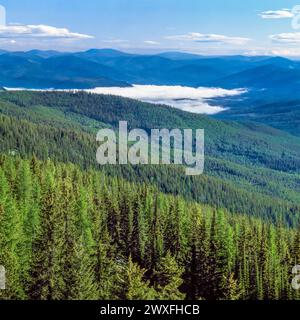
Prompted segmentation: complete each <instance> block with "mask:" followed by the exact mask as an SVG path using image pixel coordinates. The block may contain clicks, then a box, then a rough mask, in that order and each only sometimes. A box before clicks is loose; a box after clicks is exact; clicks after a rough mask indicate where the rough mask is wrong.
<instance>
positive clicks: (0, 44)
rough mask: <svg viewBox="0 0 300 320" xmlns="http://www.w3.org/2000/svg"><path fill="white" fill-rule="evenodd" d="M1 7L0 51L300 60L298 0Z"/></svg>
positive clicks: (16, 1) (54, 1)
mask: <svg viewBox="0 0 300 320" xmlns="http://www.w3.org/2000/svg"><path fill="white" fill-rule="evenodd" d="M0 5H2V6H3V7H4V8H5V10H6V21H5V19H4V15H3V10H1V9H0V49H6V50H13V51H18V50H30V49H44V50H61V51H76V50H86V49H89V48H114V49H119V50H123V51H127V52H138V53H155V52H161V51H186V52H193V53H198V54H204V55H223V54H226V55H227V54H228V55H229V54H245V55H281V56H288V57H298V58H299V57H300V46H299V45H300V0H298V3H297V0H296V1H290V0H284V1H282V0H260V1H241V0H223V1H221V0H209V1H202V0H85V1H82V0H64V1H62V0H51V1H50V0H43V1H41V0H0ZM297 5H299V6H298V7H297ZM1 13H2V14H1Z"/></svg>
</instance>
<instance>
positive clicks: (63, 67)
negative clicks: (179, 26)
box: [0, 49, 300, 96]
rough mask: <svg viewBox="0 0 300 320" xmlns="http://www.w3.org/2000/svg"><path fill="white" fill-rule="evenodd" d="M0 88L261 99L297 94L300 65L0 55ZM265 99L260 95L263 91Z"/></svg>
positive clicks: (110, 53) (168, 57)
mask: <svg viewBox="0 0 300 320" xmlns="http://www.w3.org/2000/svg"><path fill="white" fill-rule="evenodd" d="M0 67H1V69H0V86H4V87H9V86H16V87H19V86H22V87H26V88H32V87H34V88H36V87H38V88H46V87H49V86H50V87H53V88H93V87H95V86H129V85H131V84H155V85H183V86H192V87H199V86H215V87H224V88H239V87H245V88H248V89H251V90H252V93H253V91H254V92H255V95H256V96H257V95H258V94H261V92H262V90H269V91H270V92H269V91H268V92H269V94H273V92H271V91H274V90H276V93H277V94H281V95H283V94H285V95H286V94H288V93H290V92H291V91H293V92H295V91H296V92H298V91H299V92H300V90H299V80H298V79H300V62H297V61H292V60H289V59H285V58H281V57H268V56H256V57H251V56H239V55H236V56H214V57H213V56H210V57H205V56H200V55H196V54H190V53H182V52H164V53H161V54H154V55H141V54H130V53H125V52H121V51H118V50H114V49H91V50H88V51H83V52H74V53H67V52H58V51H53V50H49V51H41V50H31V51H28V52H0ZM264 94H265V92H264Z"/></svg>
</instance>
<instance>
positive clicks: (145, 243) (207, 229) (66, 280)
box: [0, 156, 299, 300]
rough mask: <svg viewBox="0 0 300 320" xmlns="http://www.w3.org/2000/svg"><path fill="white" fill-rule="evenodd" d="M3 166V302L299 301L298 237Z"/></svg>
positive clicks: (70, 168)
mask: <svg viewBox="0 0 300 320" xmlns="http://www.w3.org/2000/svg"><path fill="white" fill-rule="evenodd" d="M0 164H1V167H0V221H1V223H0V244H1V250H0V263H1V264H2V265H4V266H5V267H6V270H7V274H8V279H7V287H8V289H7V290H5V291H1V298H2V299H50V300H52V299H53V300H55V299H69V300H76V299H89V300H94V299H95V300H97V299H172V300H173V299H174V300H175V299H184V298H187V299H229V300H236V299H283V298H284V299H298V298H299V293H298V292H297V291H294V290H293V289H292V288H291V285H290V273H291V269H292V267H293V266H294V265H295V264H296V263H299V261H298V259H299V250H298V249H299V232H297V231H295V230H293V229H286V228H284V227H282V226H274V225H270V224H268V223H263V222H262V221H260V220H258V219H255V218H250V217H246V216H241V215H236V214H235V215H232V214H230V213H228V212H226V211H224V210H216V209H214V208H211V207H208V206H205V205H200V204H195V203H190V202H186V201H185V200H183V199H182V198H180V197H174V196H167V195H164V194H161V193H159V192H158V191H157V189H155V188H153V187H151V186H145V185H139V184H130V183H128V182H126V181H124V180H122V179H119V178H115V177H109V176H107V175H105V174H104V173H101V172H99V171H96V170H88V171H81V170H80V169H79V168H78V167H77V166H74V165H72V164H61V163H55V164H54V163H53V162H51V161H49V160H48V161H45V162H40V161H38V160H36V159H35V158H34V157H33V158H32V160H31V161H28V160H21V159H20V158H19V157H12V156H1V157H0ZM29 164H30V165H29ZM24 185H26V186H27V188H29V190H31V192H30V193H27V192H24V189H22V186H24ZM22 190H23V191H22ZM34 190H35V191H34ZM30 212H33V213H32V214H29V213H30ZM120 213H122V214H120ZM30 216H32V217H34V218H33V219H32V223H29V221H30V219H29V218H28V217H30ZM29 230H31V232H32V233H31V236H30V233H29ZM170 239H171V241H170ZM24 249H25V250H24Z"/></svg>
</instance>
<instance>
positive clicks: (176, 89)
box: [86, 85, 246, 114]
mask: <svg viewBox="0 0 300 320" xmlns="http://www.w3.org/2000/svg"><path fill="white" fill-rule="evenodd" d="M86 91H88V92H91V93H97V94H111V95H117V96H122V97H127V98H132V99H137V100H141V101H145V102H151V103H154V104H166V105H170V106H172V107H174V108H177V109H181V110H184V111H188V112H193V113H204V114H215V113H218V112H221V111H224V110H225V109H224V108H223V107H222V106H214V105H210V104H209V102H208V101H207V99H212V98H217V97H227V96H238V95H241V94H242V93H245V92H246V90H244V89H235V90H225V89H221V88H204V87H200V88H191V87H182V86H154V85H134V86H133V87H125V88H120V87H109V88H102V87H101V88H95V89H92V90H86Z"/></svg>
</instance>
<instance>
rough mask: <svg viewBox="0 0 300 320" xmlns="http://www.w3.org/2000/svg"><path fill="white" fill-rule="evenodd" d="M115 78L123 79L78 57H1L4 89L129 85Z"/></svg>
mask: <svg viewBox="0 0 300 320" xmlns="http://www.w3.org/2000/svg"><path fill="white" fill-rule="evenodd" d="M49 55H50V57H49ZM46 56H48V57H47V58H46ZM114 75H116V76H118V77H119V78H121V76H120V75H119V74H118V73H117V72H116V71H115V70H113V69H111V68H109V67H107V66H104V65H100V64H97V63H95V62H93V61H89V60H85V59H81V58H78V57H76V56H75V55H74V54H70V55H68V54H58V53H55V52H53V51H52V52H36V51H31V52H10V53H4V54H2V55H0V87H1V86H2V87H23V88H35V89H44V88H56V89H69V88H78V89H84V88H94V87H99V86H120V87H123V86H129V84H128V83H126V82H125V81H121V80H114V79H113V76H114Z"/></svg>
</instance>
